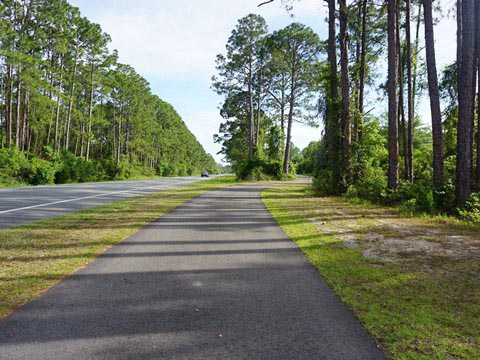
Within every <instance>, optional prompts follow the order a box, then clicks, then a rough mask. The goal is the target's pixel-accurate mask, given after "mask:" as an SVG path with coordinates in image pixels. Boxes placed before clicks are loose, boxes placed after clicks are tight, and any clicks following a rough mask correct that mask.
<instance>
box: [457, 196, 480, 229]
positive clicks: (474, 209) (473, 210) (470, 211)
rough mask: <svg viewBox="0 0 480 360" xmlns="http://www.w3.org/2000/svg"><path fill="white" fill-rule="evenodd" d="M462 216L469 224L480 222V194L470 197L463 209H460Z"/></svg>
mask: <svg viewBox="0 0 480 360" xmlns="http://www.w3.org/2000/svg"><path fill="white" fill-rule="evenodd" d="M458 213H459V214H460V216H461V217H462V218H463V219H464V220H467V221H469V222H473V223H477V224H478V223H479V222H480V192H475V193H472V195H470V196H469V197H468V198H467V199H466V201H465V204H464V205H463V207H462V208H460V209H458Z"/></svg>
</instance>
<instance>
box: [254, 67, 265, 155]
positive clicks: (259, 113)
mask: <svg viewBox="0 0 480 360" xmlns="http://www.w3.org/2000/svg"><path fill="white" fill-rule="evenodd" d="M262 81H263V74H262V70H260V72H259V78H258V97H257V126H256V132H255V146H256V148H257V151H258V149H260V123H261V117H262V107H261V102H262Z"/></svg>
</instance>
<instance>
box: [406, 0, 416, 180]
mask: <svg viewBox="0 0 480 360" xmlns="http://www.w3.org/2000/svg"><path fill="white" fill-rule="evenodd" d="M405 37H406V39H405V41H406V43H407V44H406V45H407V48H406V51H407V53H406V57H407V58H406V61H407V111H408V130H407V165H406V167H407V180H408V181H413V122H414V108H413V86H412V39H411V31H410V0H406V3H405Z"/></svg>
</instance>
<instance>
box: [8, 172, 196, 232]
mask: <svg viewBox="0 0 480 360" xmlns="http://www.w3.org/2000/svg"><path fill="white" fill-rule="evenodd" d="M199 180H201V178H200V177H199V176H188V177H174V178H161V179H153V180H131V181H112V182H100V183H87V184H68V185H52V186H30V187H22V188H3V189H0V229H6V228H9V227H13V226H17V225H21V224H25V223H28V222H31V221H35V220H40V219H45V218H49V217H53V216H59V215H64V214H67V213H70V212H75V211H78V210H83V209H87V208H90V207H94V206H98V205H103V204H106V203H109V202H112V201H116V200H120V199H125V198H127V197H131V196H138V195H143V194H147V193H150V192H154V191H159V190H164V189H169V188H173V187H178V186H182V185H186V184H190V183H193V182H195V181H199Z"/></svg>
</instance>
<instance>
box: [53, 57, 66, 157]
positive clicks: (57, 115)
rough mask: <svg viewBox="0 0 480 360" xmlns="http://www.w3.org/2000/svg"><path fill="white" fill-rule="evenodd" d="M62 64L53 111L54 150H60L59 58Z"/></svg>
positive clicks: (60, 101) (61, 76)
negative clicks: (55, 105) (55, 107)
mask: <svg viewBox="0 0 480 360" xmlns="http://www.w3.org/2000/svg"><path fill="white" fill-rule="evenodd" d="M61 62H62V64H61V65H60V81H59V83H58V95H57V97H58V99H57V109H56V111H55V137H54V139H53V149H54V151H58V150H60V133H59V132H60V108H61V106H62V96H61V94H62V86H63V66H64V64H63V58H62V60H61Z"/></svg>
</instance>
